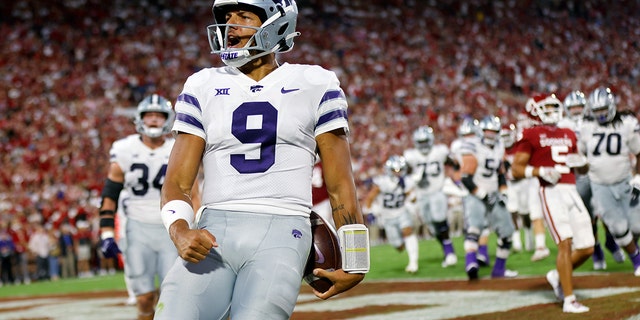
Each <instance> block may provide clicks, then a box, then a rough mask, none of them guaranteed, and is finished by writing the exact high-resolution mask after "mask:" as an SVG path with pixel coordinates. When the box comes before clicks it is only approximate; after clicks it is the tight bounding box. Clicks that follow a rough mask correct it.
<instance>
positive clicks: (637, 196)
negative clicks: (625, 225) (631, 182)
mask: <svg viewBox="0 0 640 320" xmlns="http://www.w3.org/2000/svg"><path fill="white" fill-rule="evenodd" d="M638 202H640V189H636V188H635V187H634V188H631V201H630V202H629V205H630V206H632V207H635V206H637V205H638Z"/></svg>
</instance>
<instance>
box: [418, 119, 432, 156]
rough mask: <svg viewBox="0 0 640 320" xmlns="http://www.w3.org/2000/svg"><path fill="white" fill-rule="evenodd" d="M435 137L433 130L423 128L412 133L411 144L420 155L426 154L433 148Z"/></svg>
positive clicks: (426, 127)
mask: <svg viewBox="0 0 640 320" xmlns="http://www.w3.org/2000/svg"><path fill="white" fill-rule="evenodd" d="M434 140H435V137H434V135H433V129H432V128H431V127H429V126H423V127H419V128H418V129H416V131H414V132H413V144H414V146H415V147H416V149H418V151H420V153H422V154H428V153H429V152H430V151H431V148H432V147H433V143H434Z"/></svg>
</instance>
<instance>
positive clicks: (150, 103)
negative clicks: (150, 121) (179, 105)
mask: <svg viewBox="0 0 640 320" xmlns="http://www.w3.org/2000/svg"><path fill="white" fill-rule="evenodd" d="M146 112H161V113H164V114H166V115H167V120H166V121H165V122H164V125H163V126H162V127H161V128H151V127H148V126H146V125H145V124H144V121H142V118H143V116H144V114H145V113H146ZM175 117H176V114H175V112H174V111H173V107H172V106H171V102H169V100H167V99H165V98H164V97H162V96H160V95H157V94H152V95H150V96H147V97H146V98H144V99H142V101H140V103H139V104H138V109H137V111H136V118H135V120H134V123H135V125H136V131H137V132H138V133H140V134H143V135H145V136H149V137H151V138H156V137H159V136H161V135H163V134H167V133H169V132H171V127H172V126H173V120H174V119H175Z"/></svg>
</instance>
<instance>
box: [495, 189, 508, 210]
mask: <svg viewBox="0 0 640 320" xmlns="http://www.w3.org/2000/svg"><path fill="white" fill-rule="evenodd" d="M497 197H498V204H500V205H501V206H503V207H506V206H507V202H508V201H509V198H508V197H507V194H506V193H502V192H499V193H498V194H497Z"/></svg>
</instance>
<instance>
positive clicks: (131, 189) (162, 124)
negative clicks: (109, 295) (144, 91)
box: [100, 94, 178, 319]
mask: <svg viewBox="0 0 640 320" xmlns="http://www.w3.org/2000/svg"><path fill="white" fill-rule="evenodd" d="M174 117H175V113H174V111H173V108H172V106H171V102H169V101H168V100H167V99H165V98H164V97H162V96H159V95H157V94H153V95H151V96H148V97H145V98H144V99H143V100H142V101H141V102H140V104H138V108H137V111H136V119H135V125H136V131H138V133H137V134H133V135H130V136H128V137H126V138H123V139H120V140H117V141H115V142H114V143H113V145H112V147H111V151H110V152H109V156H110V164H109V172H108V176H107V180H106V182H105V185H104V188H103V190H102V205H101V207H100V227H101V228H100V229H101V238H102V246H101V249H102V252H103V254H104V256H105V257H115V256H117V253H119V251H120V249H119V248H118V246H117V245H116V242H115V241H114V218H115V212H117V206H118V200H119V197H120V194H121V191H122V190H123V189H125V190H126V193H127V201H126V208H125V209H124V210H126V211H125V212H124V213H125V215H126V217H127V219H126V220H127V221H126V225H125V230H124V232H125V233H126V239H127V240H126V246H123V250H124V256H125V258H124V261H125V273H126V276H127V278H128V280H129V286H130V287H131V290H132V291H133V293H134V294H135V296H136V300H137V308H138V319H152V318H153V315H154V306H155V302H156V300H157V294H158V292H157V291H158V290H157V288H156V285H155V281H156V276H157V277H158V280H159V281H162V279H163V278H164V277H165V275H166V274H167V272H168V271H169V268H170V267H171V266H172V265H173V262H174V261H175V259H176V257H177V256H178V253H177V251H176V249H175V247H174V246H173V243H172V242H171V239H170V238H169V235H168V234H167V231H166V230H165V229H164V227H163V225H162V219H161V218H160V189H161V188H162V183H163V181H164V177H165V173H166V169H167V162H168V160H169V153H170V152H171V148H172V147H173V143H174V140H173V138H166V137H165V136H166V134H167V133H169V131H170V129H171V125H172V124H173V119H174Z"/></svg>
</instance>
